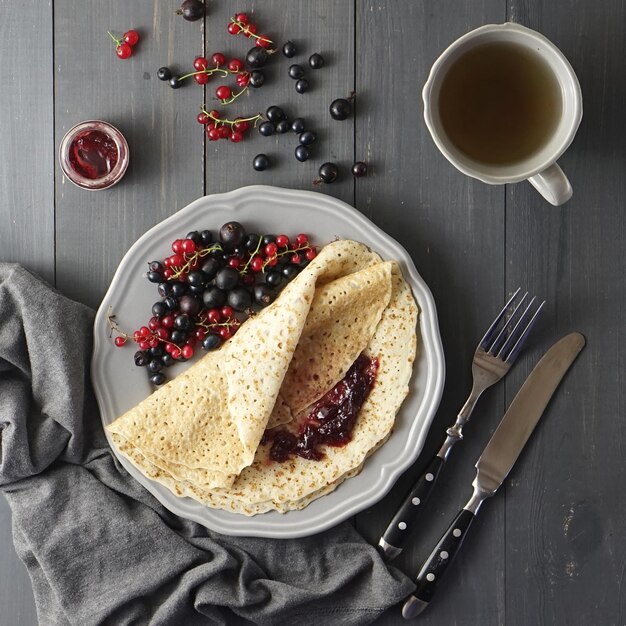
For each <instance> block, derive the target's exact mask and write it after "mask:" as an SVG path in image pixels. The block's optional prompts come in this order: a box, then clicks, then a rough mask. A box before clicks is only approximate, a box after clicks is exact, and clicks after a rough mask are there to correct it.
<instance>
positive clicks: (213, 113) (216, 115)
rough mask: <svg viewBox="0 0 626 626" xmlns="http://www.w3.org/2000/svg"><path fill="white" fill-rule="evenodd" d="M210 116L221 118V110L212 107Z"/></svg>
mask: <svg viewBox="0 0 626 626" xmlns="http://www.w3.org/2000/svg"><path fill="white" fill-rule="evenodd" d="M209 117H212V118H214V119H216V120H219V119H220V112H219V111H218V110H217V109H211V110H210V111H209Z"/></svg>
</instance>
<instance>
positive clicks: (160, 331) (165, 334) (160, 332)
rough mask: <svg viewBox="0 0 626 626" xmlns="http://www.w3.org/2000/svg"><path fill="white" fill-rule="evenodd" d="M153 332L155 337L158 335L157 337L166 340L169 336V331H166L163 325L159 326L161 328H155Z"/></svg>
mask: <svg viewBox="0 0 626 626" xmlns="http://www.w3.org/2000/svg"><path fill="white" fill-rule="evenodd" d="M155 332H156V334H157V337H158V338H159V339H162V340H167V339H169V338H170V334H169V332H168V331H167V328H163V327H161V328H157V329H156V331H155Z"/></svg>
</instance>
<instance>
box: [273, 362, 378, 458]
mask: <svg viewBox="0 0 626 626" xmlns="http://www.w3.org/2000/svg"><path fill="white" fill-rule="evenodd" d="M377 372H378V359H376V358H374V359H370V358H369V357H366V356H364V355H361V356H359V358H358V359H357V360H356V361H355V362H354V363H353V364H352V367H351V368H350V369H349V370H348V373H347V374H346V375H345V377H344V378H343V380H341V381H339V382H338V383H337V384H336V385H335V386H334V387H333V388H332V389H331V390H330V391H329V392H328V393H327V394H326V395H324V396H323V397H322V398H320V399H319V400H318V401H317V402H316V403H315V404H314V405H313V408H312V409H311V411H310V412H309V414H308V415H307V416H306V417H305V418H304V420H303V421H302V422H301V426H300V429H299V431H298V433H297V434H294V433H291V432H289V431H287V430H285V429H274V430H271V431H267V432H266V434H265V436H264V438H263V443H269V441H272V447H271V450H270V458H271V459H272V461H286V460H287V459H289V458H291V456H292V455H298V456H301V457H303V458H305V459H309V460H311V461H319V460H320V459H322V458H323V457H324V453H323V452H322V451H321V450H320V446H322V445H327V446H337V447H340V446H345V445H346V444H347V443H348V442H349V441H351V440H352V431H353V430H354V425H355V424H356V420H357V417H358V414H359V411H360V410H361V407H362V406H363V403H364V402H365V400H367V396H369V393H370V391H371V390H372V387H373V386H374V382H375V380H376V373H377Z"/></svg>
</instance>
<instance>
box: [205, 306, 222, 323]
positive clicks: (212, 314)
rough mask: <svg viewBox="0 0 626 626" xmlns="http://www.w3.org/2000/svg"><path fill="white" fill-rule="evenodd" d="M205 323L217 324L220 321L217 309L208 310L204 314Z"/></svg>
mask: <svg viewBox="0 0 626 626" xmlns="http://www.w3.org/2000/svg"><path fill="white" fill-rule="evenodd" d="M206 318H207V321H208V322H210V323H211V324H217V323H218V322H219V321H220V320H221V319H222V314H221V313H220V311H219V309H210V310H209V312H208V313H207V314H206Z"/></svg>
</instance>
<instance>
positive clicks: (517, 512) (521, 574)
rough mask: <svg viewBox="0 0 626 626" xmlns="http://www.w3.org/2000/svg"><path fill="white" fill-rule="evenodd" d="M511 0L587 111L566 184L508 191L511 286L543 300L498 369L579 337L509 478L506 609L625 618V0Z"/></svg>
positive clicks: (510, 389)
mask: <svg viewBox="0 0 626 626" xmlns="http://www.w3.org/2000/svg"><path fill="white" fill-rule="evenodd" d="M567 6H568V8H567V15H565V14H564V11H563V9H562V8H561V7H560V5H555V4H554V3H550V2H543V1H537V0H532V1H529V0H521V1H520V0H514V1H513V2H511V3H510V9H509V11H510V15H511V17H512V18H513V19H514V20H515V21H519V22H520V23H522V24H524V25H526V26H529V27H530V28H535V29H537V30H539V31H541V32H543V33H544V34H545V35H546V36H547V37H548V38H550V39H551V40H552V41H553V42H554V43H555V44H556V45H557V46H559V47H560V48H561V50H563V52H564V53H565V55H566V56H567V57H568V58H569V59H570V61H571V63H572V66H573V67H574V70H575V71H576V73H577V75H578V77H579V80H580V83H581V87H582V91H583V98H584V114H583V121H582V124H581V127H580V130H579V132H578V135H577V137H576V139H575V140H574V143H573V144H572V146H571V147H570V149H569V150H568V151H567V153H566V154H565V155H564V156H563V158H562V159H561V161H560V162H561V165H562V166H563V169H564V170H565V172H566V173H567V175H568V176H569V178H570V180H571V182H572V185H573V187H574V197H573V199H572V200H571V201H570V202H568V203H567V204H566V205H565V206H563V207H560V208H551V207H549V206H546V204H545V202H543V201H542V200H541V199H540V198H539V196H538V195H537V194H536V193H535V192H534V190H532V189H531V188H530V186H529V185H527V184H526V183H523V184H520V185H517V186H514V187H511V188H510V189H509V190H508V194H507V276H506V280H507V288H508V289H509V290H512V289H513V288H514V286H515V285H517V284H518V283H520V282H525V283H526V284H527V285H529V286H532V288H533V289H534V290H535V291H536V292H538V293H540V294H541V295H542V296H543V297H545V298H546V299H547V301H548V306H547V310H546V314H545V319H544V321H543V324H542V327H541V341H540V343H539V345H537V347H536V349H535V350H533V351H531V354H530V355H529V357H528V358H527V359H526V361H525V362H524V363H523V364H522V366H521V367H518V368H517V369H516V371H514V372H512V376H511V377H510V378H509V379H508V380H507V383H506V395H507V399H508V400H510V399H511V398H512V396H513V394H514V393H515V391H516V390H517V388H518V386H519V385H520V384H521V382H522V380H523V377H524V376H525V375H526V373H527V372H528V371H529V368H530V367H531V365H532V364H534V362H535V360H536V359H537V358H538V356H539V352H540V351H542V350H544V349H545V348H546V347H547V346H548V345H549V344H550V343H552V342H553V341H554V340H555V339H556V338H558V337H559V336H562V335H564V334H566V333H567V332H570V331H572V330H579V331H581V332H582V333H583V334H585V335H586V337H587V342H588V343H587V347H586V348H585V350H584V351H583V353H582V354H581V356H580V357H579V360H578V362H577V363H576V364H575V365H574V367H573V369H572V371H571V372H570V374H569V375H568V377H567V378H566V379H565V381H564V382H563V385H562V387H561V389H560V391H559V392H558V393H557V395H556V396H555V398H554V400H553V402H552V405H551V406H550V407H549V410H548V412H547V414H546V415H545V417H544V418H543V420H542V423H541V424H540V425H539V428H538V430H537V432H536V434H535V435H534V436H533V439H532V440H531V442H530V443H529V446H528V450H526V451H525V453H524V455H523V456H522V458H521V459H520V462H519V463H518V465H517V466H516V467H515V469H514V471H513V473H512V475H511V478H510V480H509V481H508V484H507V509H506V520H507V525H506V538H507V555H506V581H507V595H506V607H507V610H506V623H507V624H509V625H511V626H516V625H520V626H521V625H526V624H537V625H544V624H545V625H548V624H586V625H590V626H591V625H601V624H602V625H610V624H615V625H617V624H624V623H625V620H626V603H625V596H624V594H625V591H624V576H625V565H624V564H625V563H626V544H625V542H624V535H623V520H624V519H626V493H625V492H624V488H623V485H624V481H625V479H626V466H625V464H624V441H625V434H626V431H625V426H624V417H625V413H624V391H625V390H624V350H625V349H626V345H625V342H624V328H625V327H626V310H625V303H626V288H625V283H624V272H625V270H626V261H625V259H624V241H625V240H626V219H625V217H624V210H623V206H624V200H625V199H626V181H625V180H624V176H623V170H624V156H623V155H624V151H623V146H624V145H625V144H626V126H625V125H624V121H623V120H624V114H623V103H624V101H625V100H626V86H625V85H624V81H622V80H620V79H618V78H617V77H620V76H623V75H624V74H625V73H626V45H625V42H624V23H625V20H626V8H625V6H624V4H623V3H614V2H610V3H602V4H596V3H592V2H589V1H586V0H575V1H573V2H570V3H568V5H567Z"/></svg>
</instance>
